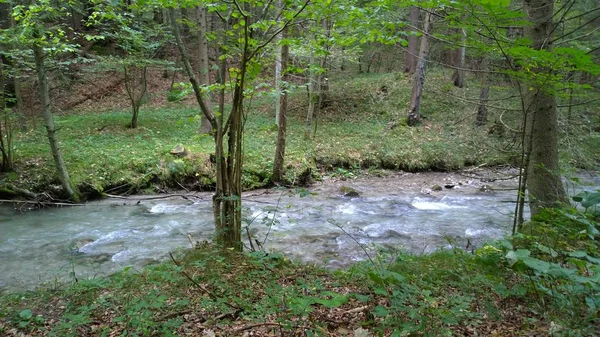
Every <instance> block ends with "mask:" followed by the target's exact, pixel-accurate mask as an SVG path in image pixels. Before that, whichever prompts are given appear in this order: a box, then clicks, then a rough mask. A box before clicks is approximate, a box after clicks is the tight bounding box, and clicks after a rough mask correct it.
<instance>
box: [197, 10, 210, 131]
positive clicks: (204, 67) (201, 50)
mask: <svg viewBox="0 0 600 337" xmlns="http://www.w3.org/2000/svg"><path fill="white" fill-rule="evenodd" d="M196 11H197V17H198V28H199V29H200V31H199V32H198V33H199V34H198V80H199V82H200V85H210V68H209V64H208V39H207V38H206V32H207V29H208V25H207V21H206V16H207V13H206V7H198V8H197V9H196ZM206 104H207V105H208V108H209V109H210V108H211V107H210V105H211V102H210V97H209V98H208V99H207V100H206ZM211 132H212V126H211V125H210V121H209V120H208V118H206V116H205V115H204V114H202V118H201V122H200V133H201V134H210V133H211Z"/></svg>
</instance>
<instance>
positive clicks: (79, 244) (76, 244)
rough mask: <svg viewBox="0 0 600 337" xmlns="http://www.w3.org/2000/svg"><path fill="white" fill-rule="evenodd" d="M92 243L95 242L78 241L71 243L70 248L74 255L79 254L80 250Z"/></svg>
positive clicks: (90, 240)
mask: <svg viewBox="0 0 600 337" xmlns="http://www.w3.org/2000/svg"><path fill="white" fill-rule="evenodd" d="M92 242H94V240H93V239H77V240H73V241H71V243H70V244H69V247H68V248H69V250H70V251H71V252H73V253H79V252H80V249H81V248H83V246H85V245H87V244H88V243H92Z"/></svg>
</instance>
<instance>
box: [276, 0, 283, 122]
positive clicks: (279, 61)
mask: <svg viewBox="0 0 600 337" xmlns="http://www.w3.org/2000/svg"><path fill="white" fill-rule="evenodd" d="M277 7H281V0H278V1H277ZM278 23H280V22H278ZM282 39H283V32H282V33H281V34H278V35H277V36H276V37H275V41H274V43H275V46H276V50H275V97H276V98H275V123H276V124H277V126H278V127H279V116H280V115H281V99H282V97H281V71H282V68H283V60H282V55H283V50H282V49H283V46H282V45H281V40H282Z"/></svg>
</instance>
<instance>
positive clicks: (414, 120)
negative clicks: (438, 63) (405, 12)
mask: <svg viewBox="0 0 600 337" xmlns="http://www.w3.org/2000/svg"><path fill="white" fill-rule="evenodd" d="M430 32H431V13H429V12H426V13H425V20H424V23H423V33H424V34H423V36H422V37H421V49H420V50H419V61H418V63H417V70H416V72H415V79H414V83H413V90H412V95H411V97H410V105H409V108H408V125H409V126H415V125H417V124H418V123H419V122H420V121H421V95H422V94H423V87H424V86H425V70H426V68H427V56H428V55H429V34H430Z"/></svg>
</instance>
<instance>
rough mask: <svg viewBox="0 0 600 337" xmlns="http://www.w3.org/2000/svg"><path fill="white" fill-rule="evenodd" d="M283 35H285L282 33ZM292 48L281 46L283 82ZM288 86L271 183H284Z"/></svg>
mask: <svg viewBox="0 0 600 337" xmlns="http://www.w3.org/2000/svg"><path fill="white" fill-rule="evenodd" d="M282 34H283V33H282ZM289 52H290V47H289V46H288V45H287V44H286V45H283V46H281V57H280V59H281V69H282V71H283V72H284V75H283V77H282V82H285V81H286V80H287V76H286V75H285V70H286V67H287V62H288V58H289ZM286 88H287V85H285V84H284V85H282V89H283V90H282V92H281V98H280V101H279V103H280V104H279V109H278V112H277V113H278V114H277V143H276V146H275V160H274V163H273V175H272V177H271V181H273V182H276V183H280V182H282V181H283V173H284V170H283V164H284V161H285V140H286V133H287V107H288V97H287V92H286Z"/></svg>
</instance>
